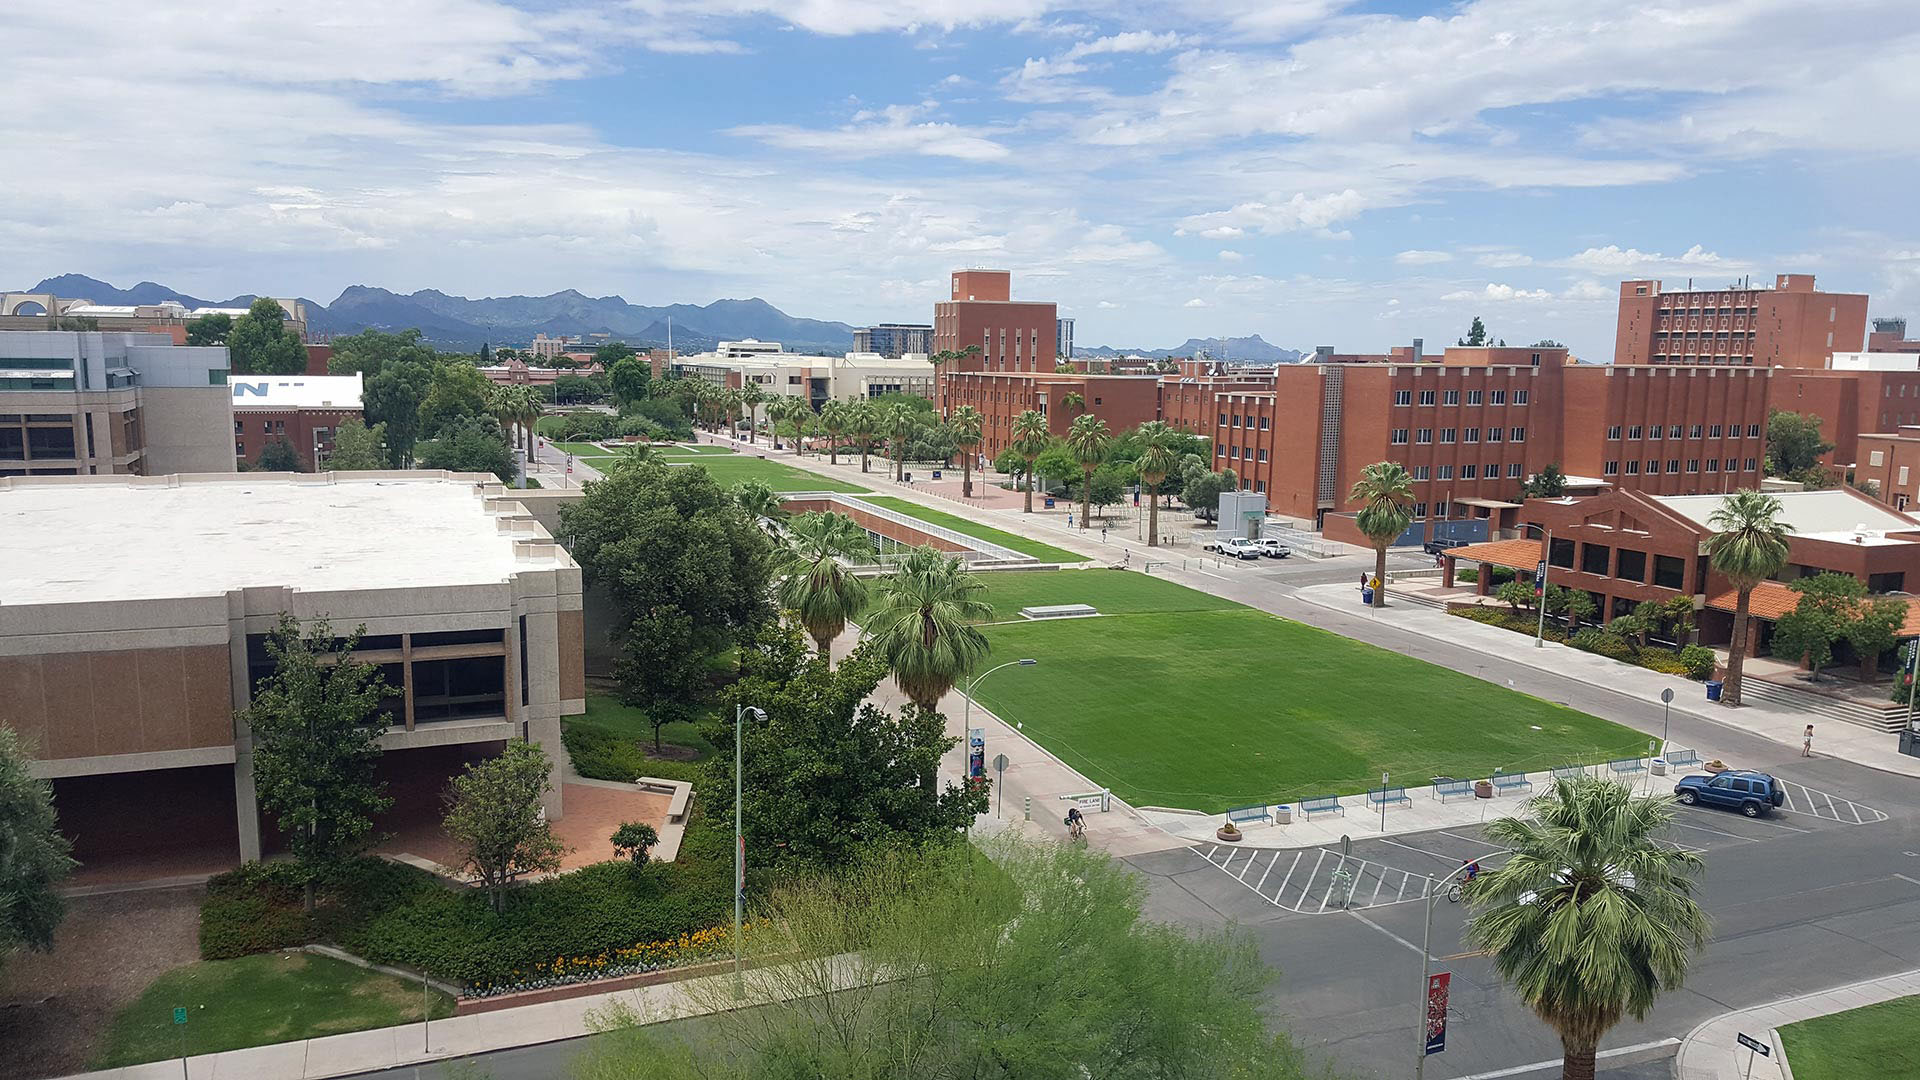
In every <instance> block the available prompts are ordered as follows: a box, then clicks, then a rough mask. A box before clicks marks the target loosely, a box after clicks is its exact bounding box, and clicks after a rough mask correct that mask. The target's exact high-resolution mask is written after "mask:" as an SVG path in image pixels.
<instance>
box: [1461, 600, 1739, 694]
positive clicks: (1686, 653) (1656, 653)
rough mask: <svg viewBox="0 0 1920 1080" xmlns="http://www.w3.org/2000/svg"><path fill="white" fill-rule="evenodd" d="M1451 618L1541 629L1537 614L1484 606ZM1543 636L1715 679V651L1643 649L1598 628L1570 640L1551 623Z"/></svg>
mask: <svg viewBox="0 0 1920 1080" xmlns="http://www.w3.org/2000/svg"><path fill="white" fill-rule="evenodd" d="M1452 614H1455V615H1458V616H1460V617H1462V618H1465V619H1471V620H1473V621H1474V622H1477V623H1484V624H1486V625H1488V626H1498V627H1500V628H1501V629H1503V630H1512V631H1514V632H1515V633H1521V634H1532V633H1534V632H1535V630H1536V629H1537V628H1538V626H1539V624H1538V622H1537V621H1536V620H1537V619H1538V616H1537V615H1535V614H1530V613H1526V612H1519V611H1512V610H1502V609H1500V608H1495V607H1488V606H1485V605H1481V606H1478V607H1469V608H1454V609H1453V612H1452ZM1544 636H1545V638H1546V640H1548V641H1554V642H1559V643H1561V644H1565V645H1571V646H1573V647H1574V648H1576V649H1580V650H1583V651H1585V652H1590V653H1597V654H1599V655H1601V656H1604V657H1607V658H1608V659H1610V660H1618V661H1620V662H1622V663H1626V664H1637V665H1639V666H1640V667H1643V668H1646V669H1648V670H1649V671H1658V672H1661V673H1662V674H1666V675H1685V676H1686V677H1687V678H1689V679H1695V680H1704V679H1709V678H1712V677H1713V669H1714V663H1715V657H1714V654H1713V650H1712V649H1709V648H1706V647H1705V646H1701V645H1688V646H1685V647H1684V648H1682V649H1681V650H1680V651H1679V652H1677V653H1676V652H1669V651H1667V650H1666V649H1649V648H1641V647H1640V646H1639V645H1638V644H1636V643H1635V642H1633V641H1631V640H1629V639H1628V638H1625V637H1622V636H1621V635H1619V634H1616V633H1613V632H1612V631H1609V630H1606V629H1604V628H1603V627H1598V626H1589V627H1585V628H1583V629H1581V630H1579V631H1577V632H1575V633H1574V635H1573V637H1572V638H1571V639H1569V638H1568V637H1567V633H1566V631H1565V630H1562V629H1560V628H1559V627H1557V626H1555V625H1553V624H1552V623H1548V624H1547V627H1546V631H1545V634H1544Z"/></svg>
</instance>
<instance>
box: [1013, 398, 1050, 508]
mask: <svg viewBox="0 0 1920 1080" xmlns="http://www.w3.org/2000/svg"><path fill="white" fill-rule="evenodd" d="M1052 445H1053V432H1052V431H1050V430H1049V429H1048V428H1047V418H1046V417H1044V416H1042V415H1040V414H1039V413H1038V412H1035V411H1034V410H1032V409H1028V410H1027V411H1026V412H1023V413H1021V414H1020V415H1019V416H1016V417H1014V418H1013V452H1014V453H1016V454H1019V455H1020V456H1021V457H1023V458H1025V459H1026V462H1027V505H1026V509H1024V510H1023V511H1021V512H1022V513H1027V514H1031V513H1033V463H1034V461H1036V460H1037V459H1038V458H1039V457H1040V455H1041V454H1044V453H1046V452H1047V447H1049V446H1052Z"/></svg>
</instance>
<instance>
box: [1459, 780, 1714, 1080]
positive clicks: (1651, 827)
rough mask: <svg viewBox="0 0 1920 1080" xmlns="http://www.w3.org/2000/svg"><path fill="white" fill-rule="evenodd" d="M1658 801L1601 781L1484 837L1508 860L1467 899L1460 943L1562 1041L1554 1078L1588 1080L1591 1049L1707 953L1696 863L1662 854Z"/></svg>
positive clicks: (1573, 785) (1546, 796)
mask: <svg viewBox="0 0 1920 1080" xmlns="http://www.w3.org/2000/svg"><path fill="white" fill-rule="evenodd" d="M1672 818H1673V810H1672V808H1671V800H1670V799H1668V798H1666V797H1658V798H1656V797H1652V796H1648V797H1645V798H1641V797H1636V796H1635V795H1634V794H1633V789H1632V788H1630V787H1628V786H1626V785H1624V784H1619V783H1615V782H1613V781H1610V780H1598V779H1594V778H1592V777H1584V778H1581V779H1578V780H1558V781H1555V783H1554V785H1553V787H1552V788H1551V789H1549V790H1548V791H1546V792H1544V793H1542V794H1541V795H1540V796H1538V797H1537V798H1535V799H1534V800H1533V801H1532V802H1530V803H1528V804H1527V806H1526V811H1525V816H1522V817H1511V818H1501V819H1499V820H1497V821H1493V822H1490V823H1489V824H1488V825H1487V839H1488V841H1489V842H1491V843H1495V844H1499V845H1501V846H1502V847H1505V848H1507V849H1508V850H1509V851H1511V852H1512V853H1513V854H1512V857H1511V858H1510V859H1509V860H1508V861H1507V862H1506V864H1505V865H1503V866H1501V867H1500V868H1499V869H1498V870H1488V871H1485V872H1484V873H1482V874H1480V875H1479V876H1478V877H1477V878H1476V879H1474V881H1473V882H1472V884H1471V885H1470V886H1469V887H1468V889H1467V899H1468V901H1469V903H1470V905H1471V906H1472V909H1473V911H1474V915H1473V917H1472V919H1471V920H1470V921H1469V922H1468V923H1467V938H1468V940H1469V941H1471V942H1473V943H1474V945H1476V946H1477V947H1479V948H1481V949H1484V950H1486V952H1487V954H1488V955H1489V956H1490V957H1492V959H1493V969H1494V970H1495V971H1496V972H1498V973H1499V975H1500V977H1501V979H1503V980H1504V981H1505V982H1506V983H1507V985H1509V986H1511V987H1512V988H1513V989H1514V992H1515V993H1517V994H1519V995H1520V999H1521V1000H1522V1001H1525V1002H1526V1003H1527V1005H1528V1006H1530V1007H1531V1008H1532V1009H1533V1011H1534V1013H1535V1014H1536V1015H1538V1016H1539V1017H1540V1019H1542V1020H1544V1021H1546V1022H1547V1023H1548V1024H1549V1025H1551V1026H1552V1027H1553V1029H1554V1030H1555V1031H1556V1032H1558V1033H1559V1035H1560V1046H1561V1048H1562V1051H1563V1054H1562V1058H1561V1066H1560V1075H1561V1076H1562V1077H1563V1078H1564V1080H1591V1078H1592V1076H1593V1059H1594V1051H1595V1050H1596V1049H1597V1048H1598V1047H1599V1044H1600V1039H1601V1037H1602V1036H1603V1035H1605V1034H1606V1033H1607V1031H1608V1030H1610V1029H1611V1028H1612V1027H1613V1026H1614V1025H1616V1024H1618V1023H1619V1022H1620V1021H1621V1020H1622V1019H1624V1018H1626V1017H1628V1016H1631V1017H1633V1018H1634V1019H1635V1020H1642V1019H1645V1018H1646V1015H1647V1012H1648V1010H1650V1009H1651V1008H1652V1007H1653V1002H1654V999H1655V998H1656V997H1658V996H1659V995H1660V994H1661V993H1662V992H1664V991H1667V990H1672V989H1674V988H1676V987H1678V986H1679V985H1680V984H1681V982H1682V981H1683V980H1684V979H1685V978H1686V974H1687V966H1688V964H1689V963H1691V961H1692V959H1693V956H1694V954H1695V953H1697V952H1699V951H1700V949H1702V948H1703V947H1705V945H1706V941H1707V929H1708V927H1707V916H1706V913H1705V912H1704V911H1702V910H1701V909H1700V905H1699V904H1698V903H1697V902H1695V900H1694V898H1693V893H1694V887H1695V883H1694V876H1695V875H1696V874H1698V873H1699V872H1700V870H1701V868H1702V866H1703V865H1704V864H1703V863H1702V862H1701V860H1700V857H1699V856H1698V855H1695V854H1693V853H1692V852H1690V851H1687V850H1686V849H1684V848H1680V847H1677V846H1674V845H1671V844H1663V843H1661V842H1660V840H1659V839H1658V838H1659V835H1660V834H1661V833H1662V832H1663V831H1664V830H1665V829H1666V827H1667V825H1668V824H1669V822H1671V820H1672Z"/></svg>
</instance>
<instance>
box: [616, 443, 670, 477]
mask: <svg viewBox="0 0 1920 1080" xmlns="http://www.w3.org/2000/svg"><path fill="white" fill-rule="evenodd" d="M657 458H658V455H656V454H655V453H654V452H653V447H651V446H648V445H647V444H646V443H643V442H637V443H628V444H627V445H625V446H623V447H621V448H620V452H619V453H617V454H615V455H613V467H612V469H611V470H609V471H612V472H623V471H625V470H627V469H632V468H635V467H637V466H640V465H645V464H648V463H650V462H652V461H655V460H657Z"/></svg>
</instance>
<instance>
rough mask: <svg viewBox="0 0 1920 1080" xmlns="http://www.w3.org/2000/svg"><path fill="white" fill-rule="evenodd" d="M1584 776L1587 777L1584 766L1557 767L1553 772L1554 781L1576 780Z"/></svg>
mask: <svg viewBox="0 0 1920 1080" xmlns="http://www.w3.org/2000/svg"><path fill="white" fill-rule="evenodd" d="M1585 775H1587V767H1586V766H1585V765H1559V766H1555V768H1554V770H1553V778H1554V779H1555V780H1578V779H1580V778H1581V777H1583V776H1585Z"/></svg>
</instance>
